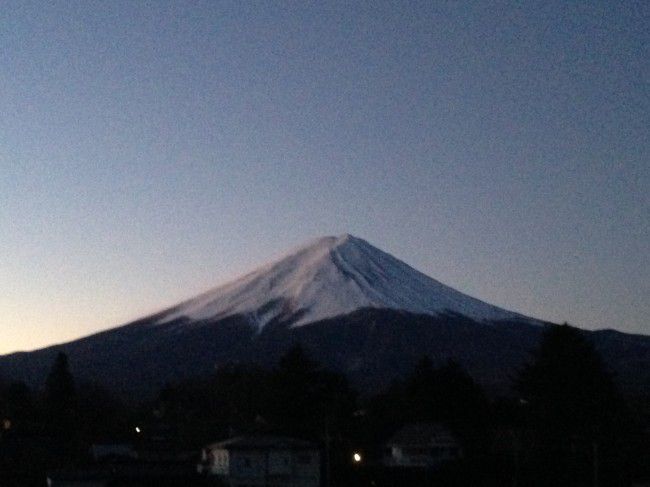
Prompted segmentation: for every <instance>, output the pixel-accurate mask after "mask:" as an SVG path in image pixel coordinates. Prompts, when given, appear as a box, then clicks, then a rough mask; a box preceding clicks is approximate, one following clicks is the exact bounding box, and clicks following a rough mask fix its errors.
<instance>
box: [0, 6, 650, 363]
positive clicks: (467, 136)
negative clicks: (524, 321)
mask: <svg viewBox="0 0 650 487" xmlns="http://www.w3.org/2000/svg"><path fill="white" fill-rule="evenodd" d="M647 18H650V4H648V3H647V2H636V1H630V2H622V3H619V2H602V3H598V4H590V5H567V4H565V3H563V2H559V1H558V2H556V1H552V2H546V3H544V4H542V5H515V4H512V3H508V2H503V3H497V4H493V5H484V4H481V3H473V4H454V3H442V4H435V5H434V4H429V3H426V2H407V3H405V4H403V5H399V6H398V5H394V4H390V3H388V2H376V3H372V4H367V3H355V4H349V3H347V2H337V1H333V2H324V3H316V4H313V3H309V4H287V3H279V4H273V5H272V4H261V5H243V4H241V3H239V2H230V1H226V2H222V3H214V2H207V1H199V2H196V3H193V4H191V5H188V4H184V3H182V2H171V3H169V4H165V5H162V4H160V5H159V4H134V3H132V2H128V1H126V0H117V1H115V2H110V3H108V4H107V3H102V2H99V1H94V0H93V1H89V2H83V3H80V4H74V5H70V4H69V3H68V2H62V1H55V2H51V3H48V4H47V5H42V4H40V3H39V2H17V1H16V2H9V4H8V7H7V8H6V9H5V11H4V12H3V20H4V22H3V24H4V26H5V28H4V29H2V31H1V32H0V45H2V49H0V59H2V61H3V67H4V69H3V71H2V73H0V87H2V90H0V109H1V110H2V112H3V113H5V114H6V116H5V117H4V118H3V119H2V120H0V133H2V134H3V140H2V144H0V233H1V235H2V245H1V249H2V250H1V251H0V277H1V279H0V354H6V353H10V352H13V351H20V350H34V349H38V348H41V347H44V346H48V345H52V344H56V343H64V342H67V341H70V340H73V339H75V338H79V337H83V336H88V335H91V334H94V333H96V332H99V331H103V330H107V329H110V328H113V327H116V326H120V325H121V324H124V323H128V322H130V321H133V320H136V319H138V318H141V317H143V316H147V315H148V314H151V313H153V312H156V311H157V310H161V309H164V308H166V307H168V306H171V305H172V304H174V303H179V302H182V301H184V300H186V299H190V298H192V297H193V296H196V295H197V294H200V293H202V292H205V291H206V290H209V289H212V288H214V287H215V286H217V285H219V284H220V283H225V282H227V281H229V280H231V279H233V278H235V277H237V276H239V275H241V274H242V273H243V272H244V271H246V270H247V269H252V268H255V267H257V266H258V265H261V264H263V263H264V262H267V261H268V258H269V256H273V255H279V254H280V253H281V252H284V251H285V250H286V249H288V248H290V247H292V246H294V245H296V244H299V243H300V242H304V241H306V240H308V239H309V238H313V237H314V236H319V235H339V234H341V233H350V234H353V235H359V236H361V237H362V238H363V239H365V240H367V241H368V242H370V243H371V244H372V245H375V246H377V247H378V248H380V249H381V250H383V251H385V252H387V253H389V254H391V255H393V256H395V257H396V258H398V259H400V260H403V261H404V262H406V263H407V264H408V265H410V266H411V267H413V268H415V269H417V270H419V271H420V272H422V273H424V274H426V275H427V276H430V277H432V278H433V279H435V280H438V281H440V282H442V283H444V284H446V285H447V286H450V287H452V288H454V289H457V290H459V291H460V292H463V293H466V294H468V295H470V296H473V297H476V298H477V299H480V300H482V301H484V302H487V303H490V304H493V305H495V306H499V307H501V308H504V309H508V310H514V311H516V312H518V313H521V314H523V315H526V316H532V317H535V318H538V319H540V320H545V321H550V322H555V323H562V322H568V323H570V324H572V325H574V326H577V327H580V328H584V329H589V330H592V329H615V330H618V331H621V332H626V333H637V334H646V335H647V334H648V332H649V330H650V329H649V327H648V316H649V315H650V300H648V299H647V296H649V295H650V259H648V255H650V219H649V218H648V215H649V214H650V191H648V189H649V188H650V164H648V161H649V160H650V143H649V142H650V138H648V131H647V113H650V100H649V99H648V96H647V93H646V90H645V85H644V82H643V81H644V80H647V79H648V76H649V75H650V63H648V56H647V46H648V45H650V33H649V31H648V29H647V25H646V23H647V22H645V19H647Z"/></svg>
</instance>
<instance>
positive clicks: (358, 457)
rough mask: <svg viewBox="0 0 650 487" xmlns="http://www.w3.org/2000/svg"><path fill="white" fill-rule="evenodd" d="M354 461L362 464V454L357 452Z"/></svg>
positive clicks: (353, 457) (353, 456)
mask: <svg viewBox="0 0 650 487" xmlns="http://www.w3.org/2000/svg"><path fill="white" fill-rule="evenodd" d="M352 459H353V460H354V463H359V462H361V454H360V453H357V452H355V453H354V455H352Z"/></svg>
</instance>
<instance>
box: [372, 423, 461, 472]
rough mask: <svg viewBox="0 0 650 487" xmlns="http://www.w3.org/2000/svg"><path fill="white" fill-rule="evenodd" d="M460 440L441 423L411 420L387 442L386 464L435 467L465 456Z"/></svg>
mask: <svg viewBox="0 0 650 487" xmlns="http://www.w3.org/2000/svg"><path fill="white" fill-rule="evenodd" d="M462 455H463V453H462V449H461V446H460V443H459V442H458V439H457V438H456V437H455V436H454V435H453V433H452V432H451V431H450V430H449V429H448V428H447V427H445V426H444V425H442V424H440V423H412V424H408V425H406V426H404V427H403V428H401V429H400V430H398V431H397V432H396V433H395V434H394V435H393V437H392V438H391V439H390V440H388V441H387V442H386V443H385V444H384V454H383V458H382V463H383V465H384V466H386V467H419V468H435V467H437V466H439V465H441V464H443V463H445V462H449V461H452V460H458V459H460V458H462Z"/></svg>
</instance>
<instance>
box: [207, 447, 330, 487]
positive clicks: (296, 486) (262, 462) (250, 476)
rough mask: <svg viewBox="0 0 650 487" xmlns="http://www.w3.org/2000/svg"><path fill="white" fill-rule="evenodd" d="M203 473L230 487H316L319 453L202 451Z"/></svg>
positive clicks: (318, 472)
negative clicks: (220, 480) (218, 478)
mask: <svg viewBox="0 0 650 487" xmlns="http://www.w3.org/2000/svg"><path fill="white" fill-rule="evenodd" d="M202 457H203V458H202V460H203V465H204V466H203V471H204V472H206V473H209V474H211V475H219V476H221V477H223V478H224V480H226V481H227V482H228V483H229V484H230V485H231V486H232V487H244V486H247V487H248V486H250V487H253V486H255V487H257V486H260V487H261V486H273V487H276V486H277V487H280V486H282V487H319V485H320V454H319V453H318V451H315V450H295V451H294V450H276V449H269V450H246V449H233V450H230V451H229V450H227V449H206V450H204V451H203V454H202Z"/></svg>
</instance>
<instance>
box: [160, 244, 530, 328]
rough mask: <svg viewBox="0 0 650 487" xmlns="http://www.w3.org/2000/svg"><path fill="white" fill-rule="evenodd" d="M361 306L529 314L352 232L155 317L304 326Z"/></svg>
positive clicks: (503, 316)
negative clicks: (476, 294)
mask: <svg viewBox="0 0 650 487" xmlns="http://www.w3.org/2000/svg"><path fill="white" fill-rule="evenodd" d="M363 308H383V309H394V310H403V311H409V312H411V313H417V314H428V315H433V316H437V315H440V314H442V313H451V314H458V315H462V316H466V317H468V318H471V319H473V320H475V321H479V322H489V321H497V320H525V321H530V322H534V321H536V320H532V319H531V318H526V317H524V316H522V315H519V314H517V313H513V312H511V311H506V310H503V309H501V308H497V307H496V306H492V305H489V304H487V303H484V302H482V301H479V300H478V299H474V298H471V297H469V296H467V295H465V294H463V293H460V292H458V291H456V290H455V289H452V288H450V287H448V286H445V285H444V284H442V283H440V282H438V281H436V280H434V279H432V278H430V277H428V276H426V275H424V274H422V273H421V272H419V271H417V270H415V269H413V268H412V267H410V266H408V265H407V264H405V263H404V262H402V261H400V260H398V259H396V258H395V257H393V256H392V255H389V254H387V253H385V252H382V251H381V250H379V249H378V248H376V247H373V246H372V245H370V244H369V243H368V242H366V241H365V240H362V239H360V238H357V237H354V236H352V235H347V234H346V235H341V236H339V237H324V238H320V239H317V240H315V241H313V242H310V243H309V244H307V245H305V246H302V247H299V248H298V249H296V250H295V251H293V252H290V253H289V254H288V255H287V256H285V257H283V258H281V259H279V260H277V261H275V262H272V263H270V264H267V265H265V266H262V267H260V268H259V269H257V270H255V271H253V272H251V273H250V274H247V275H245V276H243V277H241V278H239V279H236V280H235V281H233V282H230V283H228V284H225V285H224V286H220V287H218V288H216V289H213V290H211V291H209V292H207V293H205V294H203V295H201V296H199V297H197V298H194V299H191V300H189V301H186V302H184V303H182V304H180V305H178V306H175V307H174V308H172V309H170V310H168V312H167V313H165V316H164V317H163V318H161V319H159V320H158V321H157V322H158V323H168V322H170V321H173V320H175V319H179V318H184V319H188V320H191V321H205V320H211V321H214V320H218V319H222V318H226V317H228V316H233V315H244V316H246V317H247V319H248V320H249V321H250V323H251V325H253V326H255V327H256V328H257V330H258V331H260V330H261V329H262V328H264V326H265V325H266V324H268V323H269V322H270V321H273V320H278V319H281V320H282V321H285V322H287V321H291V322H292V324H293V325H294V326H302V325H305V324H308V323H313V322H316V321H320V320H323V319H326V318H332V317H335V316H341V315H346V314H348V313H351V312H353V311H356V310H358V309H363Z"/></svg>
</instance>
